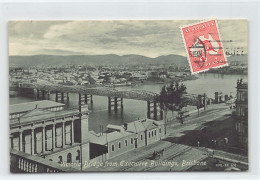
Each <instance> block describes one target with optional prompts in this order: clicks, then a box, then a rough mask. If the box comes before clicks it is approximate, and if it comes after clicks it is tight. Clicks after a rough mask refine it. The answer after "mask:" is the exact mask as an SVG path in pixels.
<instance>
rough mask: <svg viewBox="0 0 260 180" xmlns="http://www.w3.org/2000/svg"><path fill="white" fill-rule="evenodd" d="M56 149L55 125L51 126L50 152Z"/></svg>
mask: <svg viewBox="0 0 260 180" xmlns="http://www.w3.org/2000/svg"><path fill="white" fill-rule="evenodd" d="M55 148H56V127H55V124H53V126H52V151H54V149H55Z"/></svg>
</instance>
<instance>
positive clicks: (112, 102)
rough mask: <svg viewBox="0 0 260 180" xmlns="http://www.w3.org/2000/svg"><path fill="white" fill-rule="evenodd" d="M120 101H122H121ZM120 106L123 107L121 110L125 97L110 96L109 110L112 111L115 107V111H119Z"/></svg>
mask: <svg viewBox="0 0 260 180" xmlns="http://www.w3.org/2000/svg"><path fill="white" fill-rule="evenodd" d="M119 102H120V103H119ZM118 106H120V107H121V110H122V109H123V107H124V106H123V98H118V97H114V98H112V97H108V112H111V110H112V107H114V111H115V112H117V110H118Z"/></svg>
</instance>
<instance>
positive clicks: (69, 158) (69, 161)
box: [67, 153, 72, 163]
mask: <svg viewBox="0 0 260 180" xmlns="http://www.w3.org/2000/svg"><path fill="white" fill-rule="evenodd" d="M71 156H72V155H71V153H68V155H67V163H71V162H72V161H71V159H72V158H71Z"/></svg>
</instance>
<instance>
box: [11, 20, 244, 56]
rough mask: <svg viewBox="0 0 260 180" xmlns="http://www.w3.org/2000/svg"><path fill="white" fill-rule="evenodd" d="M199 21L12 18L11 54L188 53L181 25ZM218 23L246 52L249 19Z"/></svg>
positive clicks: (223, 33) (226, 38) (225, 35)
mask: <svg viewBox="0 0 260 180" xmlns="http://www.w3.org/2000/svg"><path fill="white" fill-rule="evenodd" d="M198 21H199V20H164V21H162V20H160V21H159V20H158V21H155V20H143V21H140V20H134V21H124V20H120V21H119V20H118V21H10V22H9V24H8V28H9V29H8V32H9V55H10V56H14V55H21V56H26V55H27V56H30V55H39V54H43V55H106V54H117V55H121V56H122V55H127V54H138V55H142V56H147V57H151V58H154V57H158V56H162V55H169V54H177V55H182V56H185V55H186V54H185V49H184V45H183V40H182V37H181V33H180V29H179V27H180V26H183V25H185V24H190V23H194V22H198ZM218 25H219V29H220V34H221V37H222V40H223V41H224V42H223V44H224V47H225V48H230V47H233V48H243V51H244V53H247V21H246V20H234V19H233V20H218ZM230 40H232V42H225V41H230ZM234 44H236V45H234Z"/></svg>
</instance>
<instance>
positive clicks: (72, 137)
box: [70, 120, 74, 145]
mask: <svg viewBox="0 0 260 180" xmlns="http://www.w3.org/2000/svg"><path fill="white" fill-rule="evenodd" d="M70 142H71V145H73V144H74V120H72V121H71V141H70Z"/></svg>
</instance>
